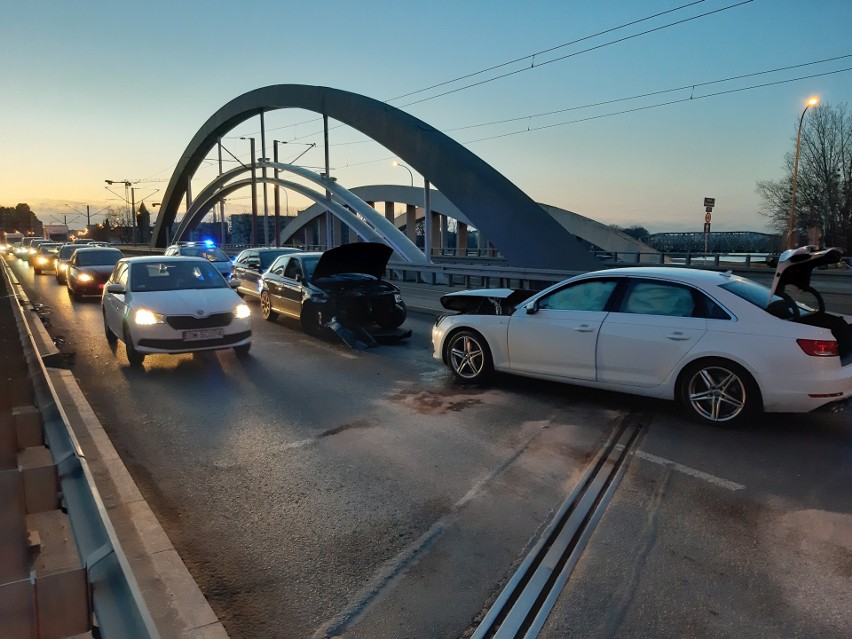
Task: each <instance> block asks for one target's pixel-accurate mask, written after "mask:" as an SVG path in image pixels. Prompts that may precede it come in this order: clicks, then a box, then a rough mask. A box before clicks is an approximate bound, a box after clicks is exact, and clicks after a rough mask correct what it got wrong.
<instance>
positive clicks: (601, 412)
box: [11, 260, 852, 638]
mask: <svg viewBox="0 0 852 639" xmlns="http://www.w3.org/2000/svg"><path fill="white" fill-rule="evenodd" d="M11 262H12V266H13V268H14V270H15V272H16V274H17V276H18V278H19V280H20V281H21V282H22V283H23V284H24V285H25V287H27V289H28V291H29V292H30V297H31V300H32V301H33V302H34V303H37V304H41V305H42V307H41V314H42V316H43V317H45V318H46V321H47V324H48V329H49V331H50V332H51V334H52V335H53V336H54V337H55V338H59V339H60V340H61V348H62V350H63V351H64V352H66V353H69V354H70V353H73V364H72V366H71V370H72V371H73V372H74V375H75V377H76V378H77V379H78V381H79V384H80V386H81V388H82V389H83V391H84V393H85V394H86V397H87V399H88V400H89V402H90V403H91V404H92V406H93V408H94V410H95V412H96V413H97V415H98V417H99V418H100V420H101V422H102V423H103V425H104V427H105V429H106V430H107V432H108V433H109V434H110V437H111V439H112V440H113V443H114V445H115V446H116V448H117V450H118V451H119V453H120V455H121V457H122V459H123V460H124V462H125V463H126V465H127V466H128V468H129V470H130V472H131V474H132V475H133V477H134V479H135V480H136V481H137V483H138V484H139V486H140V489H141V491H142V493H143V495H144V496H145V497H146V499H147V500H148V501H149V503H150V504H151V506H152V507H153V509H154V511H155V512H156V514H157V516H158V517H159V519H160V520H161V522H162V524H163V525H164V527H165V529H166V531H167V533H168V534H169V536H170V538H171V539H172V541H173V543H174V545H175V547H176V548H177V549H178V551H179V552H180V554H181V556H182V557H183V559H184V561H185V562H186V563H187V566H188V567H189V569H190V571H191V572H192V574H193V576H194V577H195V578H196V580H197V581H198V583H199V585H200V586H201V588H202V591H203V592H204V594H205V595H206V596H207V598H208V600H209V601H210V603H211V605H212V606H213V609H214V610H215V611H216V613H217V614H218V615H219V616H220V619H221V620H222V622H223V623H224V625H225V627H226V629H227V630H228V632H229V634H230V635H231V636H233V637H312V636H313V637H324V636H346V637H374V638H382V637H412V638H413V637H459V636H464V635H466V634H469V633H470V632H471V629H472V628H473V627H474V625H475V623H476V620H477V619H478V618H479V617H481V615H482V614H483V611H484V610H485V609H486V608H487V606H488V604H489V602H490V601H491V600H492V599H493V598H494V597H495V596H496V595H497V593H498V592H499V591H500V589H501V588H502V586H503V584H504V583H505V582H506V580H507V579H509V578H510V577H511V575H512V573H513V571H514V570H515V568H516V567H517V565H518V564H519V562H520V561H521V560H522V559H523V558H524V556H525V554H526V552H527V550H528V549H529V547H530V545H531V543H532V542H533V541H534V540H535V539H537V536H538V534H539V533H540V531H541V529H542V528H543V527H544V526H545V525H546V524H547V523H548V521H549V518H550V517H551V516H552V514H553V512H554V511H555V509H557V508H558V507H559V505H560V504H561V503H562V501H563V500H564V499H565V497H566V496H567V494H568V493H569V492H570V490H571V489H572V487H573V486H574V484H575V483H576V481H577V479H578V477H579V476H580V475H581V474H582V472H583V471H584V470H585V468H586V466H587V464H588V462H589V460H590V459H591V458H592V456H593V455H594V454H595V453H596V452H597V450H598V449H599V447H600V445H601V443H602V442H603V441H604V439H605V438H606V437H607V435H608V434H609V432H610V431H611V429H612V428H613V426H614V424H615V423H616V422H617V421H618V420H619V419H620V418H621V417H622V416H624V415H625V414H628V413H630V412H631V411H642V412H649V413H650V414H651V415H652V418H651V419H650V422H649V424H648V425H647V427H646V429H645V431H644V435H643V438H642V440H641V442H640V445H639V448H638V451H637V452H636V454H635V455H634V456H633V457H632V459H631V460H630V462H629V466H628V470H627V473H626V475H625V477H624V479H623V481H622V483H621V486H620V488H619V490H618V492H617V493H616V496H615V498H614V500H613V502H612V503H611V504H610V505H609V507H608V509H607V511H606V514H605V515H604V516H603V518H602V519H601V521H600V524H599V526H598V528H597V530H596V532H595V533H594V535H593V537H592V539H591V543H590V545H589V547H588V548H587V550H586V552H585V554H584V556H583V558H582V559H581V561H580V563H579V564H578V566H577V568H576V570H575V572H574V574H573V575H572V578H571V579H570V580H569V583H568V586H567V587H566V589H565V591H564V592H563V595H562V596H561V597H560V599H559V601H558V602H557V605H556V607H555V609H554V611H553V613H552V615H551V617H550V619H549V621H548V624H547V626H546V627H545V629H544V631H543V634H544V636H546V637H554V638H555V637H564V636H601V637H609V636H671V637H676V636H677V637H680V636H684V635H690V636H743V635H749V636H821V637H835V636H836V637H844V636H848V632H849V629H850V628H852V589H850V588H849V583H850V578H852V491H850V490H849V486H850V480H852V424H850V418H849V416H848V415H845V416H843V415H840V416H838V415H829V416H825V415H821V416H815V415H808V416H799V417H793V416H780V417H779V416H773V417H765V418H761V419H760V420H758V421H756V422H755V423H754V424H752V425H751V426H749V427H747V428H744V429H740V430H719V429H715V428H708V427H702V426H697V425H695V424H692V423H690V422H687V421H684V420H683V419H682V418H681V416H680V414H679V412H678V411H677V409H676V408H675V407H674V406H673V405H671V404H670V403H667V402H657V401H650V400H643V399H638V398H632V397H629V396H624V395H619V394H613V393H598V392H593V391H589V390H584V389H579V388H573V387H569V386H564V385H557V384H546V383H541V382H535V381H531V380H520V379H513V378H500V379H498V381H497V382H496V384H495V385H494V386H493V387H491V388H487V389H480V388H467V387H463V386H459V385H457V384H456V383H454V382H453V381H452V379H451V376H450V375H449V373H448V371H446V370H445V369H444V368H443V367H442V366H440V365H439V364H438V363H437V362H436V361H434V360H432V359H431V348H430V344H429V328H430V326H431V323H432V319H431V317H429V316H427V315H418V314H416V313H413V314H412V315H411V317H410V319H409V321H408V325H409V327H410V328H412V329H413V336H412V338H411V339H410V340H408V342H407V343H403V344H399V345H395V346H381V347H379V348H376V349H373V350H369V351H363V352H356V351H352V350H350V349H348V348H347V347H345V346H343V345H341V344H337V343H335V342H332V341H324V340H318V339H314V338H311V337H308V336H306V335H304V334H303V333H302V332H301V331H300V330H299V328H298V326H297V325H296V324H294V323H291V322H288V321H287V320H279V321H278V322H276V323H269V322H264V321H263V320H261V319H260V317H259V309H258V308H257V305H254V306H253V310H255V311H257V315H256V317H257V319H256V321H255V322H254V331H255V333H254V343H253V347H252V356H251V357H250V358H248V359H247V360H245V361H242V360H239V359H237V358H236V356H235V355H234V354H233V353H232V352H230V351H225V352H220V353H213V354H203V355H181V356H154V357H150V356H149V357H148V358H147V359H146V362H145V365H144V370H133V369H130V368H129V367H128V366H127V360H126V358H125V356H124V353H123V349H122V347H121V345H119V347H118V349H117V351H113V350H111V349H110V348H109V346H108V345H107V343H106V340H105V339H104V336H103V329H102V324H101V320H100V307H99V304H98V303H97V302H95V301H91V302H83V303H75V302H72V301H71V300H70V298H69V297H68V296H67V294H66V293H65V291H64V289H63V288H62V287H59V286H57V285H56V283H55V281H54V278H53V277H52V276H51V275H43V276H40V277H36V276H33V275H32V271H31V270H30V269H28V268H27V267H26V265H25V264H21V263H15V261H14V260H11Z"/></svg>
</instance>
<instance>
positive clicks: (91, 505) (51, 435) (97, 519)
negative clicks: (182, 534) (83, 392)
mask: <svg viewBox="0 0 852 639" xmlns="http://www.w3.org/2000/svg"><path fill="white" fill-rule="evenodd" d="M0 263H2V269H3V272H4V277H6V281H7V282H9V284H10V287H9V288H10V290H14V291H15V294H14V295H13V297H14V301H15V303H14V304H13V309H16V311H17V313H18V314H19V317H20V319H21V324H22V326H23V327H24V330H25V332H26V339H27V340H28V341H29V343H30V346H31V347H32V350H33V351H34V352H35V354H36V355H37V357H36V358H33V359H34V360H35V361H32V360H31V361H30V362H29V366H30V368H31V369H32V370H31V371H30V374H31V377H32V383H33V387H34V391H35V397H36V404H37V406H38V408H39V409H40V411H41V413H42V422H43V426H44V435H45V440H46V441H47V443H48V445H49V448H50V453H51V456H52V457H53V461H54V463H55V464H56V467H57V471H58V473H59V480H60V486H61V489H62V501H63V505H64V508H65V509H66V510H67V513H68V517H69V519H70V521H71V526H72V529H73V531H74V540H75V543H76V545H77V551H78V553H79V555H80V557H81V558H83V560H84V563H85V567H86V570H87V576H88V581H89V586H90V589H91V599H90V601H91V605H92V612H94V614H95V616H96V618H97V621H98V629H99V630H100V634H101V636H102V637H105V638H106V639H109V638H112V637H120V638H122V639H124V638H127V639H136V638H139V639H156V638H158V637H159V636H160V635H159V632H158V630H157V627H156V625H155V623H154V620H153V617H152V616H151V613H150V611H149V610H148V608H147V606H146V604H145V600H144V598H143V596H142V593H141V590H140V588H139V585H138V583H137V581H136V577H135V576H134V574H133V572H132V570H131V568H130V563H129V561H128V559H127V556H126V554H125V553H124V551H123V550H122V548H121V545H120V543H119V540H118V536H117V534H116V532H115V529H114V528H113V525H112V522H111V521H110V518H109V514H108V513H107V510H106V507H105V505H104V503H103V500H102V498H101V496H100V493H99V492H98V489H97V486H96V485H95V481H94V477H93V476H92V472H91V470H90V468H89V465H88V462H87V461H86V458H85V455H84V454H83V450H82V448H81V447H80V444H79V442H78V440H77V438H76V436H75V435H74V432H73V431H72V429H71V427H70V422H69V419H68V415H67V414H66V413H65V410H64V409H63V407H62V405H61V403H60V401H59V397H58V394H57V391H56V389H55V388H54V386H53V383H52V382H51V380H50V376H49V375H48V373H47V369H46V365H45V362H44V360H43V358H42V353H41V352H40V350H39V346H40V344H42V345H43V344H44V343H45V341H48V342H49V341H50V340H49V338H48V339H47V340H45V338H44V336H43V335H38V334H39V333H41V332H43V331H44V327H43V326H41V325H40V324H35V325H33V326H31V325H30V322H29V321H28V314H27V312H26V311H25V309H24V306H23V305H22V303H21V299H20V284H18V283H17V281H16V280H14V278H13V276H12V274H11V273H10V271H9V267H8V265H6V262H5V260H2V259H0ZM44 332H46V331H44Z"/></svg>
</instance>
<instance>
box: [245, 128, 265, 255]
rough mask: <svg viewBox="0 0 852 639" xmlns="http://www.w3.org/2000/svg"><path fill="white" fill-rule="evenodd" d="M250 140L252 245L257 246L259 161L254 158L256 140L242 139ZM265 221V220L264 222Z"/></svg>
mask: <svg viewBox="0 0 852 639" xmlns="http://www.w3.org/2000/svg"><path fill="white" fill-rule="evenodd" d="M240 139H241V140H248V141H249V145H250V147H251V148H250V151H249V152H250V153H251V244H252V246H257V159H256V158H255V156H254V144H255V143H254V138H248V137H246V138H240ZM264 221H265V220H264Z"/></svg>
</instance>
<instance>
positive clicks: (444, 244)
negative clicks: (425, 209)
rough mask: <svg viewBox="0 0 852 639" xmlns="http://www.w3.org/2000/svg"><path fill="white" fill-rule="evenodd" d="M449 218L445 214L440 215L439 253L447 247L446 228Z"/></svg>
mask: <svg viewBox="0 0 852 639" xmlns="http://www.w3.org/2000/svg"><path fill="white" fill-rule="evenodd" d="M448 222H449V220H448V219H447V216H446V215H442V216H441V253H440V254H441V255H443V254H444V251H445V250H447V248H448V244H449V242H448V239H449V229H448V228H447V226H448Z"/></svg>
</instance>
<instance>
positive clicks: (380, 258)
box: [312, 242, 393, 280]
mask: <svg viewBox="0 0 852 639" xmlns="http://www.w3.org/2000/svg"><path fill="white" fill-rule="evenodd" d="M392 254H393V249H392V248H391V247H390V246H388V245H387V244H381V243H379V242H356V243H354V244H343V245H342V246H338V247H337V248H333V249H329V250H328V251H325V252H324V253H323V254H322V256H321V257H320V259H319V262H317V266H316V268H315V269H314V274H313V277H312V279H314V280H317V279H320V278H323V277H330V276H332V275H337V274H339V273H366V274H367V275H372V276H373V277H375V278H377V279H381V278H382V274H383V273H384V272H385V267H386V266H387V265H388V260H389V259H390V256H391V255H392Z"/></svg>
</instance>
